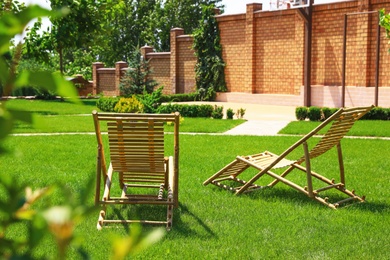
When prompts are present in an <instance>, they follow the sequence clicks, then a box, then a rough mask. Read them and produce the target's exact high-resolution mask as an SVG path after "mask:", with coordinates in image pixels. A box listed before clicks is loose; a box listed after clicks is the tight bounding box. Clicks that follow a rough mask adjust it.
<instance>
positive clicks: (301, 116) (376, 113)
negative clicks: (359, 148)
mask: <svg viewBox="0 0 390 260" xmlns="http://www.w3.org/2000/svg"><path fill="white" fill-rule="evenodd" d="M337 110H339V109H338V108H328V107H316V106H311V107H297V108H295V117H296V119H297V120H306V119H309V120H310V121H323V120H325V119H327V118H328V117H330V116H331V115H333V114H334V113H335V112H336V111H337ZM361 119H362V120H390V108H383V107H374V108H373V109H371V110H370V111H369V112H368V113H367V114H365V115H364V116H363V117H362V118H361Z"/></svg>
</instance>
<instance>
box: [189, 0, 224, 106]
mask: <svg viewBox="0 0 390 260" xmlns="http://www.w3.org/2000/svg"><path fill="white" fill-rule="evenodd" d="M202 21H203V23H201V24H200V26H199V28H198V29H196V30H195V32H194V34H193V36H194V44H193V48H194V49H195V55H196V57H197V63H196V65H195V75H196V86H197V89H198V92H199V94H201V96H203V99H204V100H213V99H215V92H216V91H226V82H225V73H224V68H225V63H224V62H223V60H222V46H221V43H220V36H219V29H218V24H217V21H216V19H215V17H214V10H213V6H203V15H202Z"/></svg>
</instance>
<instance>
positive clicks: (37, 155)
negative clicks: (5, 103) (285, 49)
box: [0, 103, 390, 259]
mask: <svg viewBox="0 0 390 260" xmlns="http://www.w3.org/2000/svg"><path fill="white" fill-rule="evenodd" d="M31 104H32V105H31V108H32V109H33V110H34V109H36V108H34V104H35V103H31ZM52 106H53V111H57V110H58V108H56V106H57V103H55V105H54V103H53V104H52ZM91 108H92V109H91ZM44 109H45V110H46V111H48V112H49V113H48V114H50V113H51V112H50V107H48V108H44ZM88 109H89V112H88V113H90V111H91V110H93V109H94V108H93V107H92V106H91V107H89V108H88ZM36 110H38V109H36ZM69 110H73V109H72V108H71V107H69ZM81 110H82V109H80V112H81ZM52 113H54V112H52ZM56 113H57V115H56V116H51V117H50V116H48V118H52V117H53V118H54V117H57V116H58V118H59V122H58V123H60V122H61V121H62V122H63V123H62V124H63V125H64V127H65V126H66V125H73V124H75V122H72V121H71V120H69V118H72V117H74V118H76V119H75V120H81V119H80V118H83V117H82V116H79V115H72V116H68V115H65V114H61V113H60V112H56ZM77 118H79V119H77ZM61 119H62V120H61ZM86 119H87V120H88V121H89V120H90V121H91V124H92V118H90V117H89V116H87V117H85V118H83V119H82V120H86ZM197 120H198V119H194V123H193V124H192V126H191V128H195V129H196V128H197V127H199V128H200V127H201V126H200V125H201V124H202V125H203V124H208V126H206V128H210V129H211V128H212V127H214V126H212V124H214V123H216V122H219V121H236V120H210V121H197ZM188 122H191V120H190V119H189V118H185V119H184V122H183V123H182V125H181V126H180V128H181V130H182V128H184V126H185V125H186V123H188ZM196 122H198V123H196ZM199 122H201V123H199ZM300 123H304V122H300ZM188 125H190V123H188ZM67 127H70V126H67ZM188 127H190V126H188ZM202 127H204V126H202ZM216 128H218V129H219V128H220V127H216ZM310 130H311V129H310ZM192 131H193V130H191V132H192ZM105 138H106V136H105ZM298 139H299V137H296V136H273V137H262V136H225V135H202V134H199V135H186V134H182V135H180V169H179V172H180V178H179V181H180V184H179V201H180V206H179V208H177V209H175V211H174V219H173V229H172V231H170V232H168V233H166V235H165V237H164V238H163V239H162V240H161V241H159V242H158V243H157V244H155V245H154V246H152V247H150V248H148V249H146V250H144V251H142V252H141V253H140V254H138V255H136V256H135V257H134V258H135V259H166V258H171V259H275V258H280V259H389V258H390V244H389V242H388V232H387V231H388V230H390V210H389V209H390V200H389V195H390V194H389V191H388V184H389V183H390V175H389V174H388V170H389V168H390V160H388V151H389V141H388V140H380V139H344V140H343V141H342V147H343V154H344V162H345V172H346V184H347V188H350V189H355V190H356V193H357V194H358V195H366V200H367V201H366V202H365V203H361V204H354V205H352V206H350V207H347V208H342V209H339V210H331V209H329V208H327V207H325V206H323V205H321V204H319V203H318V202H315V201H312V200H311V199H309V198H307V197H306V196H304V195H303V194H301V193H299V192H298V191H296V190H293V189H292V188H290V187H288V186H286V185H284V184H278V185H276V186H275V187H274V188H269V189H264V190H259V191H255V192H253V193H250V194H244V195H241V196H234V195H233V194H231V193H230V192H228V191H225V190H222V189H219V188H217V187H215V186H213V185H208V186H203V185H202V183H203V181H205V180H206V179H207V178H208V177H210V176H211V175H212V174H214V173H215V172H217V171H218V170H219V169H221V168H222V167H224V166H225V165H226V164H227V163H229V162H230V161H232V160H233V159H234V158H235V156H236V155H246V154H253V153H258V152H262V151H264V150H269V151H271V152H274V153H280V152H282V151H284V150H285V149H287V148H288V147H289V146H290V145H291V144H293V143H294V142H296V141H297V140H298ZM316 140H317V139H314V140H312V142H311V143H310V144H311V145H313V144H314V141H316ZM166 143H167V151H166V152H167V155H171V154H173V151H172V150H171V145H170V144H171V143H172V135H167V137H166ZM3 146H4V147H5V148H7V150H8V151H9V152H8V153H6V154H5V155H2V156H0V172H1V173H2V174H8V175H12V176H14V177H15V178H16V179H17V180H18V182H22V183H26V184H28V185H29V186H31V187H32V188H34V189H36V188H41V187H46V186H51V185H55V184H57V185H59V186H60V187H63V190H64V191H65V190H69V191H70V192H71V194H72V195H73V196H75V197H76V198H77V196H78V195H79V194H80V193H82V192H83V191H84V190H85V189H86V187H87V183H88V181H89V180H90V179H94V177H95V169H96V138H95V136H94V135H84V134H81V135H60V136H58V135H56V136H50V135H49V136H10V137H8V138H7V139H6V140H5V142H4V144H3ZM300 153H302V149H298V150H297V151H296V152H294V153H293V154H292V155H291V156H292V157H290V158H291V159H293V158H295V157H298V156H300ZM312 168H313V170H314V171H317V172H319V173H321V174H324V175H325V176H327V177H330V178H331V177H337V169H338V162H337V155H336V152H335V151H334V150H331V151H329V152H328V153H326V154H325V155H323V156H320V157H319V158H317V159H315V160H313V162H312ZM254 172H255V171H249V172H247V173H245V174H244V177H249V176H250V175H251V174H253V173H254ZM335 173H336V174H335ZM290 175H291V177H290V179H291V180H293V181H294V182H297V183H300V184H302V185H304V181H305V177H304V175H303V174H302V173H301V172H293V173H291V174H290ZM269 181H271V180H270V179H267V178H265V179H264V180H262V181H260V182H258V184H260V185H261V184H268V182H269ZM336 181H337V180H336ZM115 183H117V181H116V180H115V181H114V184H115ZM315 184H316V183H315ZM64 193H65V194H64ZM64 193H62V192H55V193H53V194H52V195H50V196H49V197H45V198H44V199H43V202H42V204H46V205H47V204H50V205H58V204H61V203H64V202H66V201H67V200H68V199H69V197H68V194H66V192H64ZM0 194H1V193H0ZM93 201H94V195H93V194H92V193H90V199H89V203H90V205H92V204H93ZM39 205H41V204H38V205H37V206H39ZM115 209H116V210H119V212H121V214H123V215H127V214H134V212H138V214H148V213H149V212H152V214H153V215H158V216H160V217H163V216H164V214H165V209H164V208H160V207H157V208H156V207H152V208H149V207H117V208H115ZM149 210H151V211H149ZM108 214H111V215H112V214H114V213H113V210H110V211H109V212H108ZM97 217H98V209H96V210H95V211H94V212H91V214H90V215H88V216H87V218H86V219H85V220H84V221H83V222H82V223H81V224H80V225H79V226H77V228H76V230H75V232H76V233H77V234H81V235H82V236H83V238H84V249H85V251H86V252H87V254H89V255H90V256H91V259H108V258H109V256H110V255H111V246H110V243H109V242H108V241H110V239H111V238H112V237H113V236H114V235H116V236H122V237H125V236H127V235H128V232H129V231H128V230H129V227H126V226H117V228H107V229H103V230H102V231H97V230H96V221H97ZM25 229H26V227H25V226H23V225H17V226H15V227H14V228H12V229H11V230H9V231H8V233H7V236H11V237H21V236H25V234H26V232H25ZM151 229H153V227H151V226H144V230H145V231H149V230H151ZM130 233H131V226H130ZM54 246H55V244H54V242H53V240H52V239H51V238H49V237H48V238H46V239H45V241H44V243H43V244H42V245H40V246H39V248H38V249H37V250H36V252H35V253H36V256H37V257H38V256H42V255H45V256H47V255H49V256H52V258H55V255H54V254H55V250H54V249H53V247H54ZM68 259H80V256H79V255H78V253H77V252H76V249H75V248H73V247H71V248H70V250H69V252H68Z"/></svg>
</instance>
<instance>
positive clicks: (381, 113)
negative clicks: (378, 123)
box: [362, 107, 389, 120]
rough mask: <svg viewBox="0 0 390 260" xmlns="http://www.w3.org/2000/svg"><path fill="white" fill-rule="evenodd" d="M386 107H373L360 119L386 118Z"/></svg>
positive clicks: (387, 116)
mask: <svg viewBox="0 0 390 260" xmlns="http://www.w3.org/2000/svg"><path fill="white" fill-rule="evenodd" d="M388 111H389V110H388V109H385V108H382V107H374V108H372V109H371V110H370V111H369V112H368V113H367V114H365V115H364V117H363V118H362V119H366V120H388V118H389V114H388Z"/></svg>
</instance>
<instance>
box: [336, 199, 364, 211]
mask: <svg viewBox="0 0 390 260" xmlns="http://www.w3.org/2000/svg"><path fill="white" fill-rule="evenodd" d="M353 200H359V201H361V202H363V201H364V197H363V198H360V197H359V196H354V197H350V198H346V199H343V200H340V201H338V202H336V203H334V205H335V206H336V208H337V207H338V206H340V205H341V204H344V203H346V202H349V201H353Z"/></svg>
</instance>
